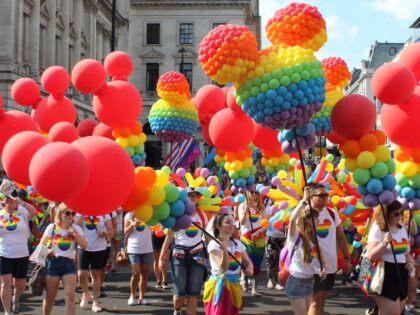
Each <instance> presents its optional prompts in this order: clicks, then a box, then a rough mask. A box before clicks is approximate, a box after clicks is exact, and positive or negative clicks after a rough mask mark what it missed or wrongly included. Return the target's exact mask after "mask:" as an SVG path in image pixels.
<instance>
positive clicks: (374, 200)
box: [362, 194, 379, 208]
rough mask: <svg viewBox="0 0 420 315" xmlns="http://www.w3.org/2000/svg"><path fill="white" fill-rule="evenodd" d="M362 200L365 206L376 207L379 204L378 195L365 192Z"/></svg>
mask: <svg viewBox="0 0 420 315" xmlns="http://www.w3.org/2000/svg"><path fill="white" fill-rule="evenodd" d="M362 201H363V204H364V205H365V206H366V207H370V208H372V207H376V206H377V205H378V204H379V200H378V197H377V196H376V195H373V194H367V195H366V196H364V197H363V200H362Z"/></svg>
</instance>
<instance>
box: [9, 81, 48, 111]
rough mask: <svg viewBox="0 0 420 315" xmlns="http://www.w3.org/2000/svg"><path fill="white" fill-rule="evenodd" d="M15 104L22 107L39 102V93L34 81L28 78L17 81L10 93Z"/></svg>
mask: <svg viewBox="0 0 420 315" xmlns="http://www.w3.org/2000/svg"><path fill="white" fill-rule="evenodd" d="M10 93H11V94H12V97H13V99H14V100H15V101H16V103H18V104H20V105H22V106H32V105H36V104H37V103H38V102H39V101H40V100H41V91H40V89H39V86H38V84H37V83H36V82H35V80H33V79H30V78H21V79H17V80H16V81H15V82H14V83H13V84H12V89H11V91H10Z"/></svg>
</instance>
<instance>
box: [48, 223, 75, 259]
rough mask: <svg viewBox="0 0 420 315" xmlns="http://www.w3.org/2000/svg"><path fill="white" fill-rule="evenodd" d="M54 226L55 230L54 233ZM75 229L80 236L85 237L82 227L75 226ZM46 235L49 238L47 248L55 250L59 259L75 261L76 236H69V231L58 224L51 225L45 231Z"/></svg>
mask: <svg viewBox="0 0 420 315" xmlns="http://www.w3.org/2000/svg"><path fill="white" fill-rule="evenodd" d="M54 225H55V229H54V233H53V228H54ZM73 228H74V231H75V232H76V233H77V234H78V235H83V231H82V228H81V227H80V226H78V225H76V224H73ZM44 235H47V236H48V242H47V246H48V247H49V248H51V249H52V250H54V252H55V255H56V256H57V257H67V258H70V259H74V253H75V248H76V241H75V238H74V235H72V234H71V235H69V233H68V230H64V229H62V228H60V227H58V226H57V225H56V224H53V223H51V224H50V225H48V226H47V228H46V229H45V231H44Z"/></svg>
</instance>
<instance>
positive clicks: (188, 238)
mask: <svg viewBox="0 0 420 315" xmlns="http://www.w3.org/2000/svg"><path fill="white" fill-rule="evenodd" d="M191 220H192V222H195V223H196V224H197V225H198V226H200V227H202V228H204V227H205V223H203V222H202V220H201V218H200V216H199V215H198V213H196V214H195V215H194V216H193V217H192V218H191ZM174 240H175V245H181V246H186V247H191V246H194V245H197V246H196V247H194V248H193V250H197V249H200V248H202V247H203V244H202V243H200V242H202V240H203V232H201V230H200V229H199V228H198V227H196V226H195V225H193V224H191V225H190V226H189V227H188V228H187V229H186V230H179V231H177V232H175V233H174Z"/></svg>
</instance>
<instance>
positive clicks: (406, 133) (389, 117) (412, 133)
mask: <svg viewBox="0 0 420 315" xmlns="http://www.w3.org/2000/svg"><path fill="white" fill-rule="evenodd" d="M419 105H420V87H417V88H416V89H415V90H414V93H413V95H412V96H411V98H410V99H409V100H408V101H407V102H406V103H404V104H403V105H397V106H392V105H385V104H384V105H383V106H382V110H381V122H382V128H383V130H384V131H385V133H386V135H387V136H388V137H389V138H390V139H391V141H392V142H394V143H395V144H397V145H399V146H402V147H405V148H409V149H417V148H420V137H419V134H420V124H419V122H418V117H420V106H419Z"/></svg>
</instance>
